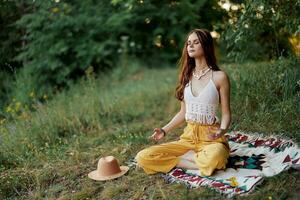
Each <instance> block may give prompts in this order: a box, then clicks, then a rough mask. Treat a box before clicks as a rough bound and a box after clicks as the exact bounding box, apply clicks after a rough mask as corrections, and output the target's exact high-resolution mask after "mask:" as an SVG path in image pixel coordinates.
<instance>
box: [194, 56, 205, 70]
mask: <svg viewBox="0 0 300 200" xmlns="http://www.w3.org/2000/svg"><path fill="white" fill-rule="evenodd" d="M195 63H196V67H195V68H196V71H201V70H203V69H206V68H207V67H208V65H207V63H206V61H205V58H204V57H202V58H195Z"/></svg>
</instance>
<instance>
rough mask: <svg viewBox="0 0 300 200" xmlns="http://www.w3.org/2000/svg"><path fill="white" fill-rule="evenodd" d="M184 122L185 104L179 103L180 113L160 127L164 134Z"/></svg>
mask: <svg viewBox="0 0 300 200" xmlns="http://www.w3.org/2000/svg"><path fill="white" fill-rule="evenodd" d="M184 122H185V102H184V101H181V108H180V111H179V112H178V113H177V114H176V115H175V116H174V117H173V119H172V120H171V121H170V122H169V123H168V124H166V125H165V126H164V127H162V128H163V129H164V130H165V131H166V133H168V132H170V131H171V130H173V129H175V128H177V127H178V126H180V125H181V124H182V123H184Z"/></svg>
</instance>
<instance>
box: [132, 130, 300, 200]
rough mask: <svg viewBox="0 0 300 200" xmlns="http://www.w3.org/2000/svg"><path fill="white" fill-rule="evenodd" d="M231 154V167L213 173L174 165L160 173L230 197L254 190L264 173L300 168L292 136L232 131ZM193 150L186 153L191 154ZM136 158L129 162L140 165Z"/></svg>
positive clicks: (174, 180)
mask: <svg viewBox="0 0 300 200" xmlns="http://www.w3.org/2000/svg"><path fill="white" fill-rule="evenodd" d="M226 137H228V141H229V145H230V149H231V150H230V157H229V158H228V163H227V168H226V169H225V170H217V171H216V172H215V173H214V174H213V175H212V176H201V175H200V173H199V170H189V169H183V168H180V167H174V168H173V169H171V170H170V171H169V172H168V173H161V172H159V173H158V174H159V175H160V176H161V177H163V178H164V179H165V181H166V182H167V183H172V182H179V183H183V184H185V185H186V186H187V187H188V188H196V187H200V186H206V187H208V188H211V189H214V190H216V191H218V192H220V193H221V194H224V195H226V196H227V197H233V196H235V195H244V194H247V193H249V192H250V191H252V190H253V189H254V188H255V186H256V185H258V184H259V183H261V182H262V181H263V180H264V177H268V176H274V175H276V174H278V173H280V172H282V171H284V170H287V169H289V168H291V167H292V168H295V169H300V149H299V148H298V146H297V144H296V143H295V142H293V141H292V140H291V139H288V138H283V137H281V136H268V137H266V136H263V135H262V134H258V133H245V132H243V131H232V132H229V133H228V134H227V135H226ZM193 153H195V152H194V151H192V150H191V151H189V152H187V153H186V154H184V155H183V156H182V157H187V158H188V157H190V156H192V154H193ZM136 164H137V163H136V161H135V160H134V158H132V159H131V160H130V161H129V162H128V165H129V166H132V165H136Z"/></svg>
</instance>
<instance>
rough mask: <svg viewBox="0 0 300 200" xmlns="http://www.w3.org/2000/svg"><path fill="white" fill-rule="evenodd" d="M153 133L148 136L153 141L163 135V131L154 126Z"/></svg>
mask: <svg viewBox="0 0 300 200" xmlns="http://www.w3.org/2000/svg"><path fill="white" fill-rule="evenodd" d="M153 131H154V133H153V134H152V135H151V136H150V137H149V138H150V139H153V140H155V141H158V140H160V139H162V138H163V137H164V132H163V131H162V130H161V129H160V128H155V129H154V130H153Z"/></svg>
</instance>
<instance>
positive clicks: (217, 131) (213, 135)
mask: <svg viewBox="0 0 300 200" xmlns="http://www.w3.org/2000/svg"><path fill="white" fill-rule="evenodd" d="M223 131H224V130H222V129H221V128H220V127H208V138H209V139H210V140H216V139H218V138H220V137H222V136H223V135H224V134H225V133H224V132H223Z"/></svg>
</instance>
